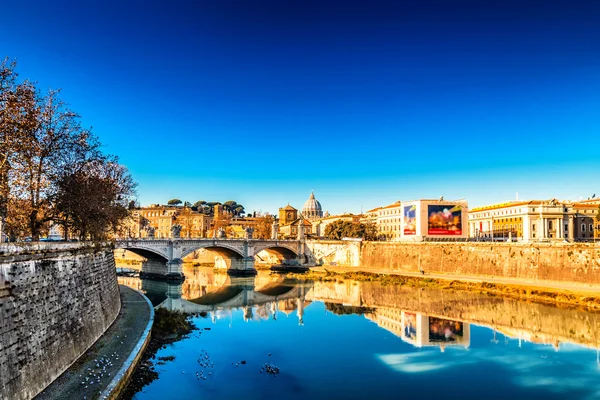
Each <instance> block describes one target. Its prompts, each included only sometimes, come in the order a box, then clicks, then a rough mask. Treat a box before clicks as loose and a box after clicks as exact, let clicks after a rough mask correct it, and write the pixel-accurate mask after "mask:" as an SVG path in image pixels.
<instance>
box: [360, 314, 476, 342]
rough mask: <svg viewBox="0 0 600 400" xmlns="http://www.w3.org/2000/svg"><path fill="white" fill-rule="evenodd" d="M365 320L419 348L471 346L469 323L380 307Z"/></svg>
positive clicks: (367, 315)
mask: <svg viewBox="0 0 600 400" xmlns="http://www.w3.org/2000/svg"><path fill="white" fill-rule="evenodd" d="M365 317H366V318H367V319H369V320H371V321H373V322H375V323H376V324H377V325H379V326H380V327H382V328H384V329H386V330H387V331H389V332H391V333H393V334H394V335H396V336H398V337H400V338H401V339H402V340H403V341H405V342H407V343H410V344H412V345H413V346H415V347H424V346H439V347H440V349H441V350H442V351H443V350H444V348H445V347H447V346H462V347H465V348H467V347H469V345H470V341H471V337H470V334H471V329H470V325H469V324H468V323H466V322H462V321H456V320H450V319H444V318H437V317H433V316H427V315H425V314H423V313H420V312H412V311H402V310H400V309H398V308H391V307H378V308H377V309H376V310H375V312H374V313H372V314H366V315H365Z"/></svg>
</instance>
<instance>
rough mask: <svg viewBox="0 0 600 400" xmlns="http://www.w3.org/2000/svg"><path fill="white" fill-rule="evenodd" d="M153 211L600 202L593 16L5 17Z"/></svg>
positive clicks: (308, 4)
mask: <svg viewBox="0 0 600 400" xmlns="http://www.w3.org/2000/svg"><path fill="white" fill-rule="evenodd" d="M0 56H9V57H11V58H13V59H16V60H17V61H18V64H19V65H18V71H19V72H20V74H21V76H22V77H23V78H29V79H32V80H36V81H38V83H39V86H40V87H41V88H43V89H47V88H50V87H52V88H62V90H63V92H62V97H63V99H64V100H66V101H67V102H68V103H69V104H70V106H71V107H72V108H73V109H74V110H75V111H77V112H78V113H80V114H81V115H82V117H83V123H84V125H86V126H93V130H94V132H95V133H96V135H98V136H99V137H100V139H101V141H102V143H103V144H104V145H105V147H106V151H107V152H109V153H113V154H116V155H118V156H119V157H120V160H121V162H122V163H124V164H125V165H127V167H128V168H129V169H130V171H131V173H132V174H133V176H134V179H135V180H136V181H137V182H138V183H139V187H138V193H139V200H140V202H141V203H142V204H143V205H146V204H150V203H165V202H166V201H167V200H169V199H170V198H173V197H177V198H180V199H182V200H188V201H191V202H195V201H197V200H207V201H226V200H230V199H233V200H236V201H238V202H239V203H242V204H244V205H245V206H246V209H247V211H252V210H263V211H270V212H276V211H277V208H278V207H282V206H285V205H286V204H287V203H288V202H289V203H291V204H292V205H293V206H295V207H296V208H301V207H302V204H303V203H304V201H305V200H306V199H307V198H308V196H309V194H310V191H311V189H314V191H315V195H316V197H317V199H318V200H319V201H320V202H321V203H322V205H323V207H324V209H328V210H329V211H330V212H331V213H339V212H355V213H358V212H360V210H361V207H362V208H363V210H367V209H370V208H373V207H376V206H380V205H386V204H389V203H392V202H394V201H396V200H412V199H418V198H437V197H439V196H444V198H446V199H459V198H466V199H467V200H468V201H469V205H470V206H471V207H474V206H479V205H485V204H488V203H493V202H500V201H505V200H509V199H513V198H515V194H516V192H518V193H519V198H521V199H534V198H550V197H557V198H559V199H573V200H576V199H579V197H584V198H586V197H589V196H591V195H592V194H593V193H596V192H599V193H597V194H598V195H600V186H599V185H598V182H599V178H598V176H599V175H598V172H599V167H600V152H599V149H600V146H599V145H600V1H597V0H594V1H592V0H590V1H573V0H569V1H551V0H548V1H524V0H505V1H481V0H477V1H460V0H457V1H448V0H441V1H400V0H397V1H392V0H390V1H369V0H362V1H352V0H343V1H325V0H321V1H310V0H303V1H292V0H290V1H287V0H273V1H259V0H256V1H250V0H247V1H228V0H206V1H202V0H195V1H192V0H190V1H176V0H169V1H166V0H165V1H153V0H146V1H127V0H120V1H112V0H110V1H86V0H80V1H61V0H56V1H26V0H20V1H6V2H4V3H3V5H2V9H1V11H0Z"/></svg>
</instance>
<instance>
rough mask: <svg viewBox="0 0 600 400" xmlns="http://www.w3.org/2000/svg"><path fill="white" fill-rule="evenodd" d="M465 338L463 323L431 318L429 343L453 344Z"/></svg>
mask: <svg viewBox="0 0 600 400" xmlns="http://www.w3.org/2000/svg"><path fill="white" fill-rule="evenodd" d="M462 338H463V323H462V322H458V321H452V320H449V319H441V318H435V317H429V342H430V343H452V342H459V341H461V340H462Z"/></svg>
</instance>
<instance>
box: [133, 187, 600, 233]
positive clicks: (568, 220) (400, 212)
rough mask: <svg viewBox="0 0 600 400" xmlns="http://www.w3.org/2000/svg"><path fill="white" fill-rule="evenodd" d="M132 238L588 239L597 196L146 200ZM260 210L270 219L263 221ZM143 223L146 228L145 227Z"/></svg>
mask: <svg viewBox="0 0 600 400" xmlns="http://www.w3.org/2000/svg"><path fill="white" fill-rule="evenodd" d="M133 215H134V218H133V219H132V220H131V221H130V225H129V228H128V229H129V236H130V237H157V238H167V237H171V236H172V235H173V233H172V229H173V226H174V225H179V226H180V230H181V233H180V235H181V237H236V238H243V237H254V238H258V237H260V238H274V237H275V236H276V237H277V238H296V237H307V238H322V237H324V236H325V229H326V228H327V226H328V225H329V224H331V223H333V222H336V221H340V220H342V221H349V222H352V223H365V224H373V225H374V226H375V227H376V231H377V234H378V240H386V241H425V240H428V241H430V240H434V241H435V240H446V241H448V240H450V241H452V240H459V241H460V240H467V239H469V240H472V239H475V240H481V241H520V242H533V241H587V240H595V239H596V238H597V237H599V236H600V221H598V219H597V217H598V215H600V198H595V196H593V198H590V199H587V200H582V201H560V200H557V199H555V198H551V199H548V200H532V201H525V200H513V201H509V202H503V203H495V204H490V205H486V206H483V207H474V208H469V205H468V202H467V201H466V200H464V199H462V200H459V201H448V200H445V199H444V198H443V197H440V198H439V199H421V200H411V201H396V202H394V203H392V204H389V205H386V206H381V207H376V208H374V209H371V210H368V211H366V212H364V213H362V214H352V213H344V214H338V215H330V214H329V212H325V213H323V210H322V206H321V203H320V202H319V201H318V200H317V199H316V197H315V195H314V191H311V194H310V196H309V198H308V200H306V202H305V203H304V206H303V208H302V210H301V211H299V210H298V209H296V208H295V207H293V206H292V205H290V204H289V203H288V204H287V206H285V207H280V208H279V211H278V213H277V214H268V213H265V214H257V213H252V212H250V213H249V214H248V215H247V216H244V215H242V216H233V215H229V214H227V213H226V212H224V210H223V209H222V207H220V206H219V205H216V206H215V213H214V214H213V215H206V214H203V213H202V212H196V211H194V210H193V209H192V208H190V207H185V206H184V207H179V206H168V205H166V206H165V205H157V204H155V205H152V206H150V207H141V208H139V209H136V210H133ZM265 217H267V218H270V219H268V220H266V219H265ZM148 228H150V229H151V230H152V233H149V231H148Z"/></svg>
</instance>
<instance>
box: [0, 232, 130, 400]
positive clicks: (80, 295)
mask: <svg viewBox="0 0 600 400" xmlns="http://www.w3.org/2000/svg"><path fill="white" fill-rule="evenodd" d="M120 308H121V301H120V297H119V287H118V284H117V277H116V273H115V261H114V256H113V252H112V250H111V249H106V248H94V247H90V246H88V245H86V244H83V243H64V244H63V243H59V244H36V245H30V246H23V247H18V246H13V245H0V399H11V400H12V399H30V398H32V397H34V396H35V395H36V394H38V393H39V392H40V391H41V390H43V389H44V388H45V387H46V386H47V385H48V384H50V383H51V382H52V381H53V380H54V379H56V378H57V377H58V376H59V375H60V374H61V373H62V372H64V371H65V370H66V369H67V368H68V367H69V366H70V365H71V364H72V363H73V362H74V361H76V360H77V359H78V358H79V357H80V356H81V355H82V354H83V353H84V352H85V351H86V350H87V348H88V347H89V346H91V345H92V344H93V343H94V342H95V341H96V340H97V339H98V338H99V337H100V336H101V335H102V334H103V333H104V332H105V331H106V329H107V328H108V327H109V326H110V325H111V324H112V322H113V321H114V320H115V318H116V317H117V315H118V314H119V311H120Z"/></svg>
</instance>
